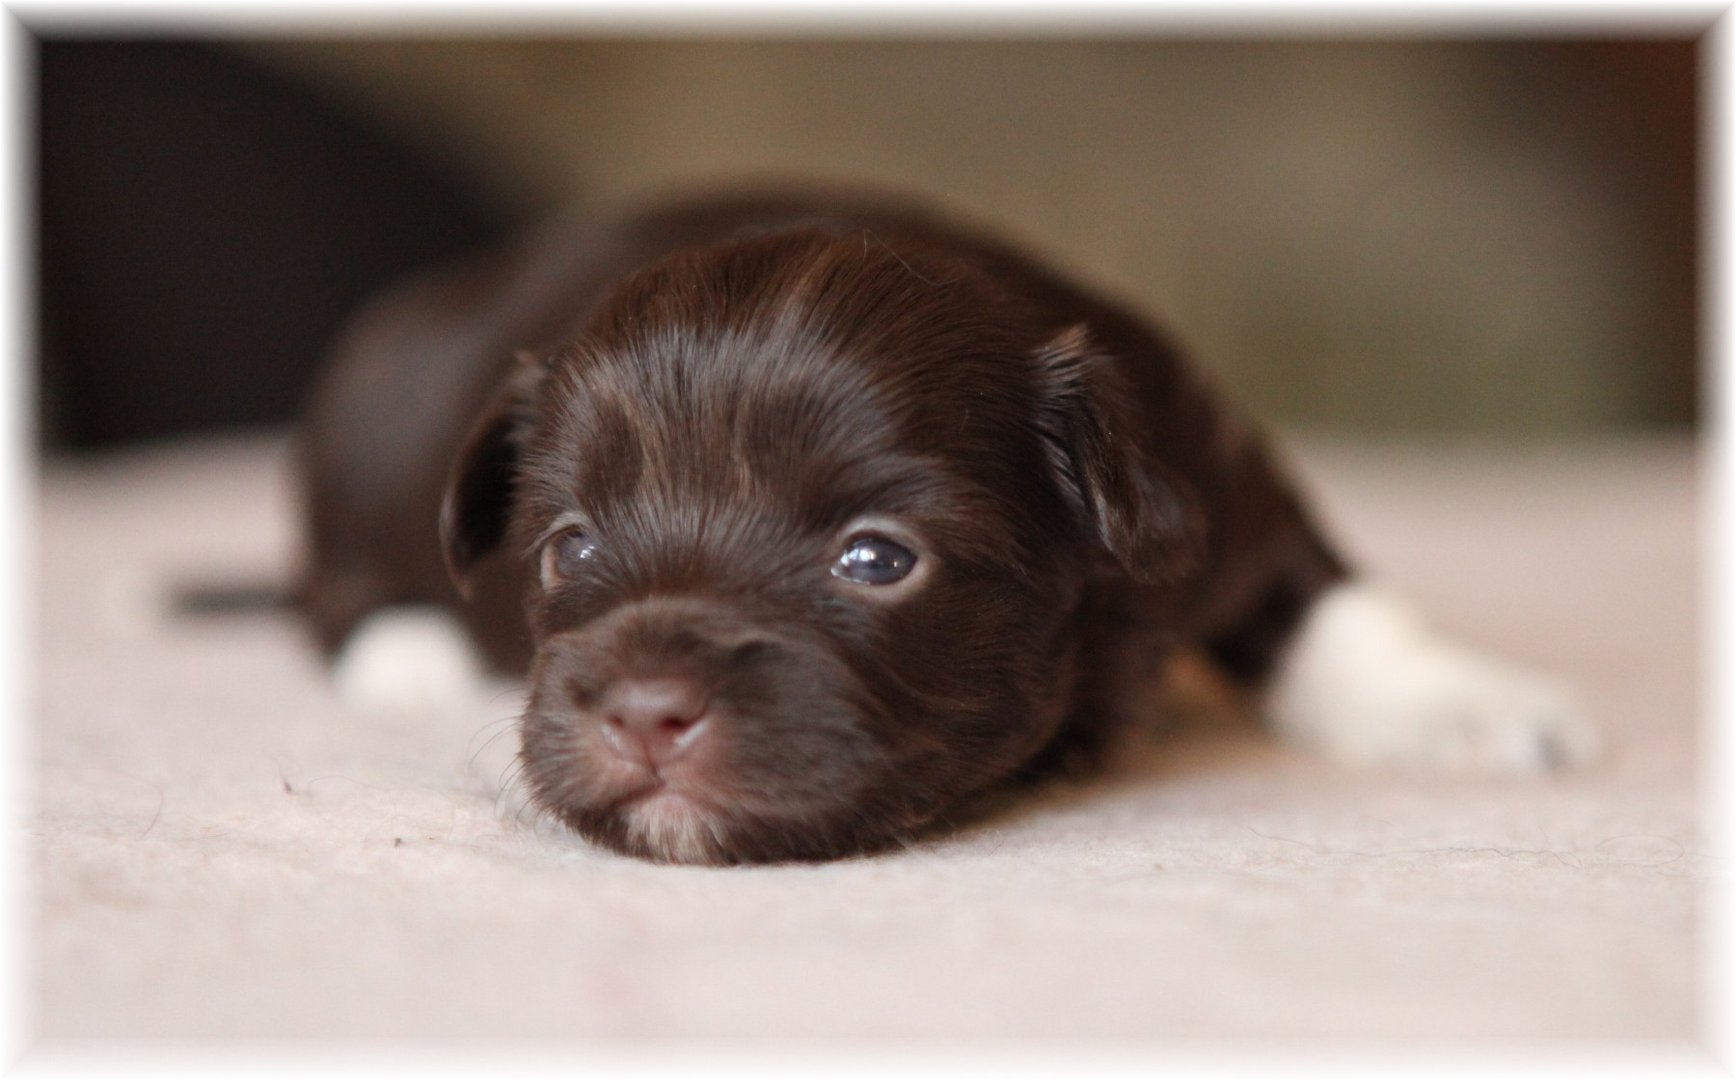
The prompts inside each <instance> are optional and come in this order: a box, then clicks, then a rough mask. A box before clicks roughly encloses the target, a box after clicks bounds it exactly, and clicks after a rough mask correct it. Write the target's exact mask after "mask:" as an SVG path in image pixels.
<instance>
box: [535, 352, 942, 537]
mask: <svg viewBox="0 0 1736 1080" xmlns="http://www.w3.org/2000/svg"><path fill="white" fill-rule="evenodd" d="M563 382H564V383H565V385H564V386H561V387H559V388H558V389H557V391H556V392H557V393H558V394H559V395H560V397H561V400H560V402H559V405H558V407H557V409H556V410H555V411H556V415H557V416H558V417H559V418H560V422H559V424H558V433H557V436H556V438H555V439H553V440H552V442H553V444H554V445H555V446H556V447H558V448H559V449H558V450H557V452H556V454H555V460H556V461H558V462H560V463H561V464H559V465H556V466H555V469H556V475H557V476H558V475H560V472H561V471H562V470H564V477H563V478H564V480H565V481H566V482H567V484H568V485H569V486H570V489H571V491H572V492H573V494H574V495H575V496H577V497H578V498H580V500H581V501H582V502H583V503H584V504H585V505H587V506H588V507H590V508H592V509H595V510H599V511H602V510H606V509H607V508H608V507H609V506H610V505H613V504H618V503H622V502H627V501H640V502H642V501H644V500H645V499H647V498H657V497H659V496H663V497H667V498H670V499H675V500H680V501H683V502H694V501H701V502H736V503H740V502H744V501H748V502H758V503H766V502H776V503H781V504H785V505H788V506H794V507H796V508H797V509H798V510H799V511H801V512H802V516H804V517H823V516H826V511H828V510H830V511H836V512H842V511H843V510H845V509H848V507H849V506H851V505H853V504H855V503H869V502H876V501H883V500H885V499H886V498H888V497H896V496H901V497H902V498H903V499H905V500H906V501H908V500H911V499H916V498H919V497H920V496H922V495H923V494H925V493H926V494H929V495H932V494H933V493H934V492H935V491H936V489H942V488H945V487H946V486H947V482H948V479H949V478H954V477H955V474H956V472H957V465H958V462H957V461H956V460H955V457H954V455H952V454H950V453H949V452H948V447H947V446H946V445H945V444H946V434H945V429H943V428H941V427H940V426H938V425H936V424H934V423H932V422H928V423H926V424H913V423H912V417H913V415H920V414H929V415H935V414H939V415H944V414H946V413H947V412H949V411H951V409H950V407H951V406H955V405H956V406H957V407H958V408H965V407H967V405H966V403H965V402H963V401H955V400H953V399H952V398H951V397H950V396H949V395H950V394H951V391H950V388H948V387H946V386H944V385H939V386H934V387H922V386H920V385H916V383H917V382H918V381H914V380H905V381H904V384H903V385H902V386H899V387H897V388H896V389H897V392H896V393H894V392H893V388H891V387H888V386H887V385H886V384H885V383H884V381H882V380H877V379H875V378H874V370H873V368H872V366H871V365H869V364H864V363H862V362H861V361H859V360H857V359H856V358H854V357H850V356H848V355H841V354H839V353H838V352H837V351H836V350H834V349H832V348H830V347H829V346H826V345H823V344H817V343H811V342H805V343H799V344H794V345H792V344H791V343H788V342H777V341H766V340H764V339H763V338H761V339H758V340H755V339H753V338H750V337H747V336H745V335H729V334H721V335H716V336H713V337H712V338H711V339H710V340H705V339H698V338H695V339H689V340H687V341H683V342H681V343H679V345H678V346H677V347H675V348H673V349H671V350H669V351H668V352H665V353H663V354H662V355H656V354H653V355H646V354H644V353H628V354H626V355H613V356H608V357H599V358H595V360H594V362H591V363H581V364H577V365H575V366H574V367H573V368H572V369H571V370H570V373H569V376H568V378H567V379H565V380H563ZM913 396H919V397H921V398H923V399H924V400H923V401H922V402H920V403H918V402H916V401H913V400H912V397H913ZM889 399H892V400H889ZM925 431H926V434H919V433H923V432H925ZM913 436H914V437H913ZM551 478H552V477H551Z"/></svg>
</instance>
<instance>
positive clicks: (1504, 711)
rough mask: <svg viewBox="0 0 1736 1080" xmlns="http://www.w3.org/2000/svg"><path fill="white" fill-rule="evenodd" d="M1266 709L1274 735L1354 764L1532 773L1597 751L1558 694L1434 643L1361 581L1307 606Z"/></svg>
mask: <svg viewBox="0 0 1736 1080" xmlns="http://www.w3.org/2000/svg"><path fill="white" fill-rule="evenodd" d="M1265 707H1266V714H1267V718H1268V720H1269V721H1270V723H1271V725H1272V727H1273V730H1274V731H1275V732H1276V733H1277V734H1278V735H1279V736H1281V737H1283V738H1286V739H1289V740H1291V741H1293V742H1296V743H1298V744H1300V745H1304V746H1307V747H1310V748H1312V749H1315V750H1318V751H1320V752H1322V753H1325V754H1328V755H1330V756H1332V757H1335V758H1338V759H1340V760H1343V761H1350V762H1355V763H1359V764H1396V765H1406V766H1421V767H1427V768H1433V769H1441V770H1448V771H1455V772H1493V771H1520V772H1528V771H1539V770H1544V769H1552V768H1561V767H1565V766H1568V765H1573V764H1577V763H1579V762H1582V761H1584V760H1586V759H1587V758H1589V757H1590V756H1591V755H1592V754H1593V753H1595V751H1596V749H1597V737H1596V732H1595V731H1594V730H1593V728H1592V727H1591V725H1590V724H1589V723H1588V722H1587V721H1586V720H1585V718H1584V716H1583V715H1582V712H1581V709H1580V707H1579V705H1578V703H1577V702H1576V701H1575V699H1574V697H1573V695H1572V694H1571V693H1570V692H1569V691H1568V690H1567V688H1566V687H1565V686H1563V685H1561V684H1559V683H1557V682H1556V681H1554V680H1553V679H1550V678H1547V677H1545V676H1541V675H1537V674H1534V673H1532V672H1529V671H1526V670H1524V669H1522V668H1519V667H1515V666H1513V665H1510V664H1507V663H1504V662H1502V661H1500V660H1496V659H1494V658H1491V657H1486V656H1482V655H1480V654H1478V653H1476V652H1473V651H1471V650H1469V649H1466V648H1463V647H1462V646H1460V645H1458V644H1456V643H1455V642H1452V641H1449V640H1446V639H1445V638H1442V637H1441V636H1439V635H1438V634H1436V633H1435V632H1434V631H1433V630H1431V629H1430V628H1429V627H1427V626H1426V625H1424V623H1423V622H1422V620H1421V619H1420V618H1419V617H1418V616H1417V615H1416V613H1415V612H1414V611H1412V610H1411V609H1410V607H1409V606H1408V605H1406V604H1405V603H1404V602H1403V601H1402V600H1400V599H1399V598H1398V597H1396V596H1393V595H1392V594H1390V593H1388V592H1385V591H1383V590H1382V589H1380V588H1378V587H1376V586H1372V585H1369V584H1366V583H1363V582H1351V583H1348V584H1344V585H1340V586H1337V587H1336V588H1334V589H1332V590H1330V591H1329V592H1327V593H1325V594H1324V595H1323V596H1321V598H1320V599H1319V600H1317V601H1316V602H1315V604H1314V606H1313V607H1312V608H1311V609H1309V612H1308V614H1307V616H1306V618H1305V619H1304V621H1303V623H1302V625H1301V627H1300V628H1299V630H1298V631H1297V634H1296V637H1295V639H1294V640H1293V641H1292V643H1291V645H1290V648H1289V649H1288V651H1287V652H1286V653H1285V655H1284V657H1283V659H1282V661H1281V662H1280V664H1279V666H1278V669H1277V671H1276V673H1275V676H1274V678H1273V680H1272V683H1271V686H1270V689H1269V690H1268V691H1267V694H1266V701H1265Z"/></svg>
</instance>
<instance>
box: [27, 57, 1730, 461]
mask: <svg viewBox="0 0 1736 1080" xmlns="http://www.w3.org/2000/svg"><path fill="white" fill-rule="evenodd" d="M36 60H37V68H36V71H37V77H38V79H39V94H38V98H37V103H38V107H39V125H40V127H39V139H40V141H39V158H38V161H39V168H40V175H39V185H38V189H37V199H38V201H39V212H40V213H39V219H38V220H39V223H40V225H39V236H38V241H39V245H40V293H39V294H40V302H41V311H40V316H41V317H40V322H39V340H40V343H41V367H40V381H39V401H40V410H41V411H40V418H39V423H40V432H41V439H42V442H43V444H44V447H45V448H46V449H48V450H51V451H57V452H58V451H80V450H91V449H99V448H104V447H113V446H117V445H124V444H127V443H131V442H134V441H137V440H145V439H160V438H166V437H172V436H178V435H184V434H191V433H196V432H205V431H230V430H236V429H245V428H250V427H261V426H280V425H282V424H284V423H286V422H287V421H289V420H290V419H291V418H292V417H293V415H294V414H295V412H296V410H297V408H298V407H299V404H300V401H301V398H302V395H303V394H304V393H305V389H306V386H307V384H308V381H309V379H310V377H311V375H312V372H313V371H314V369H315V367H316V365H317V364H318V362H319V360H320V355H321V351H322V349H323V347H324V345H325V343H326V342H327V341H328V340H329V339H330V337H331V336H332V334H333V333H334V332H335V331H336V329H337V328H338V326H339V325H340V324H341V322H342V321H343V319H344V318H345V317H346V316H348V315H349V314H351V313H352V312H353V311H354V310H355V308H356V307H357V306H358V305H359V304H361V303H362V302H363V301H364V300H365V299H366V298H367V297H368V296H369V295H371V294H372V293H374V292H375V291H377V290H378V289H380V288H381V287H383V286H385V285H387V284H388V283H390V282H391V281H392V280H393V279H395V278H396V277H398V276H400V275H402V274H404V273H406V272H407V271H410V270H413V269H414V268H416V267H418V266H422V265H426V264H428V263H430V262H433V261H437V260H439V259H442V258H445V257H449V256H452V255H454V254H457V253H461V252H464V251H468V250H471V249H473V248H475V247H477V246H480V245H486V244H489V243H491V242H495V241H497V240H499V239H501V238H502V237H504V236H506V235H508V234H509V233H510V232H511V231H512V230H515V229H517V228H520V227H522V226H524V225H526V224H528V223H530V222H532V221H534V220H536V219H537V218H538V217H540V216H542V215H545V214H548V213H551V212H553V211H555V210H556V209H558V208H561V207H564V206H566V205H569V204H573V203H578V204H581V205H586V204H595V205H614V204H618V203H620V202H623V201H627V202H634V201H640V200H643V199H645V198H649V197H652V196H655V195H656V194H658V193H660V192H666V191H671V190H682V189H690V188H692V187H695V186H702V185H704V184H705V183H707V182H712V181H719V180H727V181H739V180H742V179H746V178H777V177H790V178H798V179H800V178H820V179H827V180H848V181H863V182H870V183H876V184H882V185H890V186H893V187H896V188H900V189H905V190H908V191H910V192H913V193H916V194H918V195H922V196H925V197H927V198H929V199H931V200H933V201H935V202H938V203H939V204H941V205H943V206H946V207H950V208H953V209H955V210H957V211H959V212H961V213H963V214H965V215H968V216H969V217H970V218H972V219H974V220H977V221H980V222H984V223H988V224H992V225H994V226H996V227H998V228H999V229H1000V230H1001V231H1002V232H1003V233H1006V234H1008V235H1010V236H1012V237H1013V238H1015V239H1018V240H1021V241H1023V242H1024V243H1025V244H1026V245H1028V246H1029V247H1032V248H1034V249H1036V250H1038V251H1039V252H1042V253H1044V254H1046V255H1048V256H1049V257H1050V258H1052V259H1054V260H1055V261H1057V262H1059V263H1060V264H1062V265H1064V266H1066V267H1068V268H1070V269H1072V270H1073V271H1074V272H1075V273H1076V274H1078V275H1079V276H1081V277H1083V278H1085V279H1086V280H1088V281H1091V282H1093V283H1095V284H1097V285H1099V286H1101V287H1102V288H1104V289H1107V290H1109V291H1112V292H1114V293H1116V294H1118V295H1119V296H1121V297H1122V298H1124V299H1126V300H1129V301H1132V302H1133V303H1135V304H1137V305H1138V306H1140V307H1141V308H1143V309H1144V310H1145V311H1147V312H1149V313H1150V314H1151V315H1152V316H1153V317H1154V318H1156V319H1159V320H1161V321H1162V322H1164V323H1165V324H1167V325H1168V326H1169V327H1171V328H1172V329H1173V330H1174V331H1175V332H1176V333H1177V334H1178V335H1179V337H1180V338H1181V339H1182V340H1183V341H1184V342H1185V343H1186V344H1187V345H1188V346H1189V347H1190V349H1191V351H1192V353H1193V355H1194V357H1195V359H1196V360H1197V362H1198V363H1199V364H1201V365H1202V366H1204V367H1205V368H1207V369H1208V370H1210V371H1212V372H1213V373H1215V375H1216V376H1217V379H1218V381H1219V382H1220V383H1221V384H1223V385H1224V386H1225V387H1226V388H1227V389H1229V390H1230V391H1231V392H1232V393H1233V394H1234V395H1236V396H1237V397H1238V398H1239V399H1240V400H1241V401H1242V402H1243V403H1244V405H1245V406H1246V408H1247V409H1248V410H1249V411H1251V412H1252V413H1254V414H1255V415H1256V416H1258V417H1260V418H1262V419H1264V420H1266V421H1268V422H1272V423H1277V424H1281V425H1284V426H1286V427H1290V428H1293V429H1305V430H1311V431H1320V432H1328V433H1354V434H1361V435H1381V436H1393V435H1398V434H1405V433H1414V434H1418V435H1426V436H1428V437H1441V436H1454V435H1462V436H1466V437H1479V438H1489V437H1500V438H1520V437H1537V436H1552V435H1587V434H1597V433H1607V432H1620V431H1635V430H1650V431H1658V430H1669V429H1676V430H1688V429H1691V428H1692V427H1693V426H1694V425H1695V423H1696V414H1697V411H1698V407H1699V406H1698V399H1697V388H1696V384H1697V369H1698V363H1697V359H1696V332H1697V326H1696V320H1697V312H1696V302H1697V297H1696V290H1697V265H1696V259H1697V251H1696V210H1697V208H1696V200H1697V197H1698V191H1697V177H1696V173H1697V166H1698V156H1699V148H1698V134H1697V133H1698V110H1699V86H1698V81H1699V65H1700V59H1699V51H1698V48H1697V46H1696V44H1695V43H1694V42H1693V41H1692V40H1690V39H1687V38H1680V39H1668V38H1654V39H1646V40H1639V39H1634V40H1622V39H1618V38H1614V37H1609V36H1599V37H1595V38H1592V37H1587V38H1583V39H1577V40H1570V39H1565V38H1564V39H1555V40H1518V39H1513V38H1506V39H1501V40H1493V39H1490V40H1469V39H1466V40H1449V39H1428V40H1416V41H1400V40H1392V39H1381V40H1368V41H1328V40H1313V39H1295V40H1261V41H1254V40H1249V41H1234V40H1227V39H1223V38H1214V39H1211V40H1199V41H1188V40H1178V39H1175V38H1163V39H1149V40H1142V39H1140V38H1138V37H1129V36H1119V37H1115V38H1112V39H1102V40H1061V39H1044V40H1017V39H1012V38H996V39H987V38H985V39H981V40H958V41H938V40H905V39H887V40H869V39H862V38H852V39H835V40H824V41H822V40H815V41H799V40H787V39H777V40H766V41H748V40H723V39H695V40H652V39H644V38H638V39H634V38H620V37H616V38H602V37H599V38H597V39H594V40H586V39H578V38H568V39H539V40H528V39H526V40H514V39H511V38H503V37H488V38H478V39H474V40H465V39H461V38H456V37H443V38H438V39H426V40H392V39H388V38H382V37H365V38H363V37H356V38H346V39H330V40H287V39H282V38H272V39H263V38H261V39H253V40H200V41H191V40H189V41H170V40H146V39H140V38H128V39H124V40H122V39H115V40H100V39H97V38H90V37H83V38H75V37H48V38H39V39H38V49H37V56H36Z"/></svg>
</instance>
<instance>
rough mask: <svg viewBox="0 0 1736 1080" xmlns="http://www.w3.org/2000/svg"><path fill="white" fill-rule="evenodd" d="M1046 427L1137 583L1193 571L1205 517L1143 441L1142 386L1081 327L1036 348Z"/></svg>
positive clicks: (1097, 527)
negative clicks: (1136, 388)
mask: <svg viewBox="0 0 1736 1080" xmlns="http://www.w3.org/2000/svg"><path fill="white" fill-rule="evenodd" d="M1037 372H1038V378H1039V381H1040V384H1041V389H1042V392H1043V394H1044V409H1043V411H1042V414H1041V419H1040V423H1041V425H1042V428H1043V431H1044V434H1045V435H1046V436H1047V438H1048V443H1049V451H1050V457H1051V459H1052V460H1053V462H1054V464H1055V467H1056V472H1057V473H1058V475H1059V476H1060V478H1061V484H1062V488H1063V490H1064V491H1065V493H1066V494H1067V496H1068V498H1069V500H1070V501H1071V502H1073V503H1074V505H1075V507H1076V509H1077V510H1078V512H1079V513H1080V514H1081V516H1082V517H1083V519H1084V520H1085V522H1086V523H1087V524H1088V530H1089V531H1090V532H1093V533H1095V535H1096V536H1097V538H1098V539H1099V540H1100V541H1101V542H1102V544H1103V546H1104V548H1106V549H1107V550H1108V552H1109V554H1110V555H1112V556H1113V557H1114V559H1115V561H1116V562H1117V563H1119V564H1120V566H1121V568H1122V569H1123V570H1124V571H1125V572H1126V573H1127V575H1128V576H1129V577H1131V578H1133V579H1134V580H1135V581H1138V582H1142V583H1146V584H1158V583H1163V582H1170V581H1176V580H1179V579H1180V578H1182V577H1183V576H1185V575H1187V574H1188V573H1190V572H1192V571H1193V570H1194V569H1195V568H1196V567H1197V566H1198V565H1199V564H1200V562H1201V561H1202V559H1203V555H1204V551H1205V515H1204V514H1202V513H1201V512H1200V508H1199V502H1198V499H1197V498H1196V497H1195V495H1194V493H1193V491H1192V489H1191V488H1190V487H1189V486H1188V485H1187V483H1186V482H1185V481H1183V480H1182V479H1181V477H1179V476H1178V475H1176V474H1175V473H1174V472H1173V471H1172V470H1170V469H1168V468H1167V467H1165V466H1164V465H1163V464H1162V463H1161V462H1158V461H1156V460H1154V459H1153V457H1152V455H1151V454H1150V453H1149V452H1148V451H1147V450H1146V448H1145V446H1144V435H1145V432H1144V429H1143V427H1142V425H1141V424H1140V422H1139V409H1138V400H1137V396H1136V394H1135V391H1134V388H1133V387H1132V386H1129V385H1128V384H1127V383H1126V381H1125V380H1124V379H1123V378H1122V377H1121V375H1120V373H1119V372H1117V371H1116V369H1115V366H1114V363H1113V361H1112V360H1111V359H1110V358H1109V357H1108V356H1106V355H1104V354H1102V353H1101V352H1100V351H1098V350H1097V349H1096V348H1095V346H1094V345H1093V343H1092V341H1091V339H1090V335H1089V334H1088V333H1087V331H1086V329H1085V327H1084V326H1083V325H1080V326H1074V327H1072V328H1070V329H1068V330H1066V331H1063V332H1062V333H1061V334H1059V335H1057V336H1056V337H1055V338H1054V339H1053V340H1052V341H1050V342H1049V343H1048V344H1046V345H1044V346H1043V347H1042V348H1041V349H1039V350H1038V351H1037Z"/></svg>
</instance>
